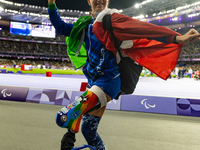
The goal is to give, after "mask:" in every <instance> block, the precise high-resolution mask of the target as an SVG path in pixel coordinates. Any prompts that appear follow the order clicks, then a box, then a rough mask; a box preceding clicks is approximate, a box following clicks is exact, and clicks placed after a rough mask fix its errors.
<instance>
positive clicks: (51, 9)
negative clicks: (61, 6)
mask: <svg viewBox="0 0 200 150" xmlns="http://www.w3.org/2000/svg"><path fill="white" fill-rule="evenodd" d="M48 13H49V18H50V21H51V23H52V25H53V26H54V27H55V29H56V31H57V32H58V33H60V34H62V35H65V36H69V35H70V32H71V30H72V28H73V24H70V23H65V22H64V21H63V20H62V19H61V18H60V15H59V14H58V12H57V7H56V4H55V0H48Z"/></svg>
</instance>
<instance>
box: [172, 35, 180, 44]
mask: <svg viewBox="0 0 200 150" xmlns="http://www.w3.org/2000/svg"><path fill="white" fill-rule="evenodd" d="M177 36H178V35H175V36H174V40H173V43H174V44H179V43H178V42H177V41H176V37H177Z"/></svg>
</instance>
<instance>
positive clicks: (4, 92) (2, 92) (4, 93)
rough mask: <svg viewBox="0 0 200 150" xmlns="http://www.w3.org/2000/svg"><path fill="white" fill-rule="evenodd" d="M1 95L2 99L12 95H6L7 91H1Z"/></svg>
mask: <svg viewBox="0 0 200 150" xmlns="http://www.w3.org/2000/svg"><path fill="white" fill-rule="evenodd" d="M1 94H2V95H3V97H9V96H11V95H12V93H7V89H3V90H2V91H1Z"/></svg>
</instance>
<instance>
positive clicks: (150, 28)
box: [93, 9, 183, 80]
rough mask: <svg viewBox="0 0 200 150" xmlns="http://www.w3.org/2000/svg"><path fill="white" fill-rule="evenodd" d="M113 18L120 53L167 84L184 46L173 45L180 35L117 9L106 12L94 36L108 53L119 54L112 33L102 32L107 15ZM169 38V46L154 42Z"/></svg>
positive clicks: (102, 13) (95, 27) (98, 21)
mask: <svg viewBox="0 0 200 150" xmlns="http://www.w3.org/2000/svg"><path fill="white" fill-rule="evenodd" d="M107 14H111V23H112V28H113V32H114V34H115V36H116V38H117V40H118V42H119V43H120V49H121V51H122V52H123V53H124V54H126V55H128V56H129V57H130V58H132V59H133V60H135V61H136V62H137V63H138V64H140V65H141V66H143V67H145V68H147V69H149V70H150V71H152V72H153V73H155V74H156V75H157V76H159V77H160V78H162V79H164V80H166V79H167V78H168V77H169V75H170V73H171V72H172V71H173V69H174V67H175V66H176V64H177V62H178V58H179V56H180V53H181V50H182V46H183V45H182V44H174V43H172V42H173V38H174V35H181V34H179V33H177V32H175V31H172V30H170V29H168V28H166V27H160V26H157V25H154V24H150V23H147V22H142V21H139V20H137V19H133V18H130V17H128V16H125V15H122V14H119V13H118V11H117V10H116V9H105V10H103V11H102V12H101V13H99V15H98V16H97V18H96V20H95V22H94V23H93V32H94V34H95V36H96V37H97V39H98V40H99V41H101V43H102V44H104V45H105V46H106V49H108V50H110V51H112V52H113V53H114V54H116V50H115V46H114V41H113V38H112V36H111V34H110V33H109V31H107V30H104V29H103V25H102V19H103V17H104V15H107ZM159 37H168V38H167V44H166V43H162V42H158V41H155V40H152V38H159Z"/></svg>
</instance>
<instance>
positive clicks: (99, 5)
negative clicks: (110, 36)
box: [87, 0, 109, 13]
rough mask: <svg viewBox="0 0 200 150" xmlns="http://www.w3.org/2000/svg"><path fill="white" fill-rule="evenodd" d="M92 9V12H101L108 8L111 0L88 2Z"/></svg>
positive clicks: (90, 0)
mask: <svg viewBox="0 0 200 150" xmlns="http://www.w3.org/2000/svg"><path fill="white" fill-rule="evenodd" d="M87 1H88V4H89V5H90V6H91V8H92V12H93V13H96V12H101V11H102V10H104V9H105V8H107V7H108V3H109V0H87Z"/></svg>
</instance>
